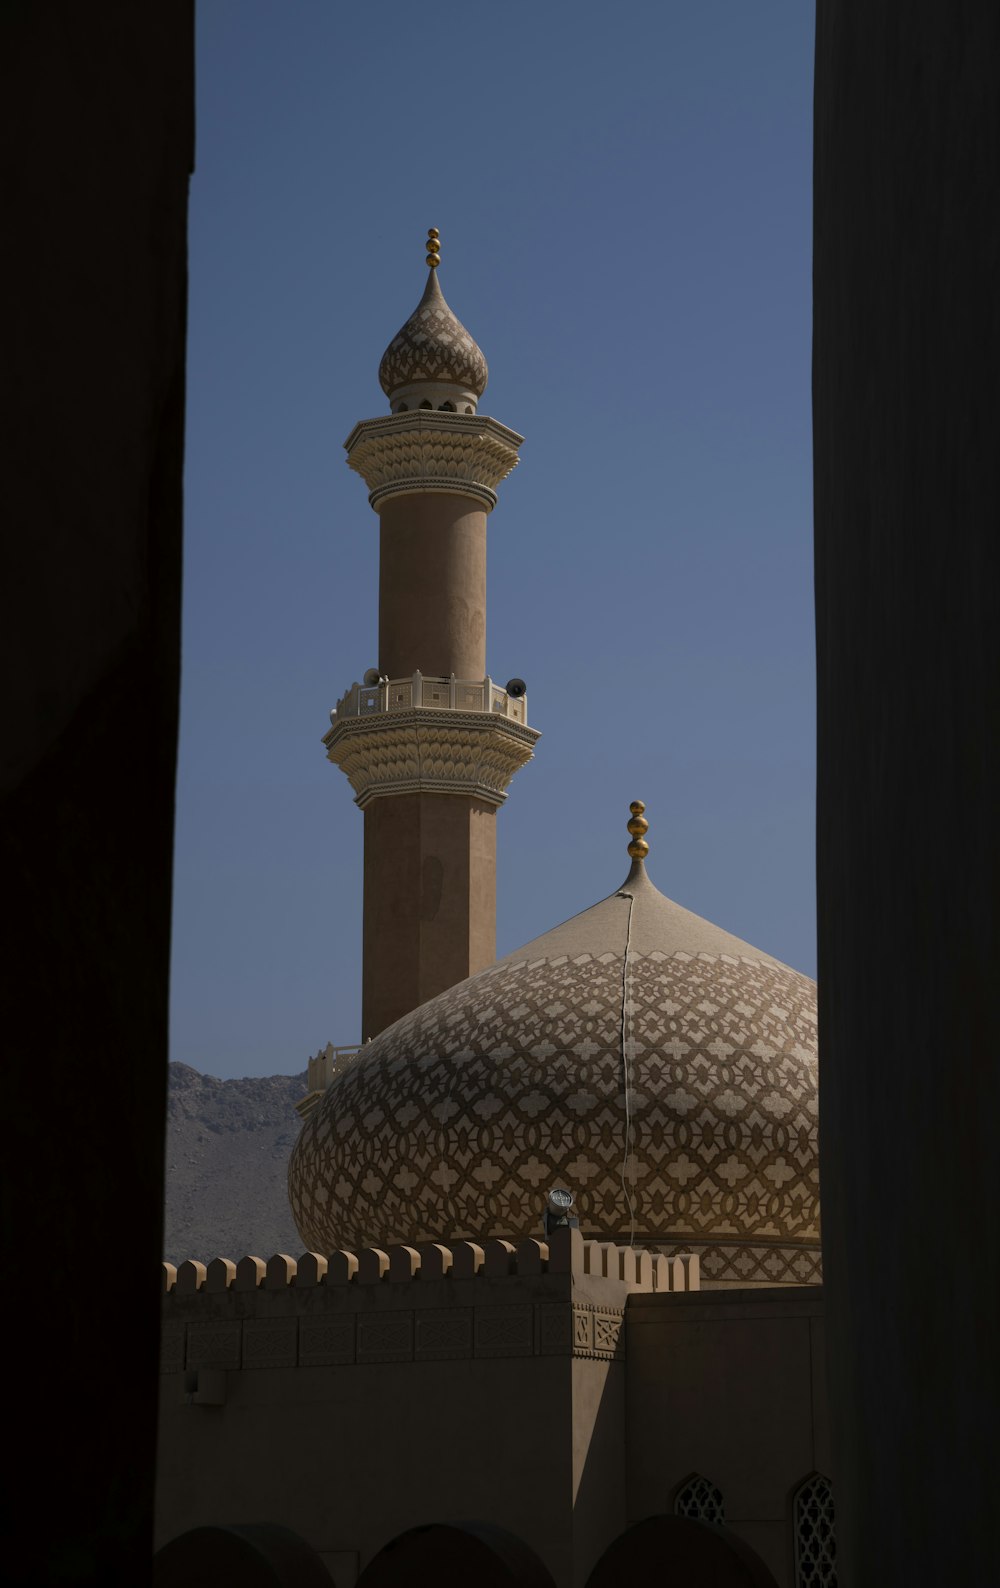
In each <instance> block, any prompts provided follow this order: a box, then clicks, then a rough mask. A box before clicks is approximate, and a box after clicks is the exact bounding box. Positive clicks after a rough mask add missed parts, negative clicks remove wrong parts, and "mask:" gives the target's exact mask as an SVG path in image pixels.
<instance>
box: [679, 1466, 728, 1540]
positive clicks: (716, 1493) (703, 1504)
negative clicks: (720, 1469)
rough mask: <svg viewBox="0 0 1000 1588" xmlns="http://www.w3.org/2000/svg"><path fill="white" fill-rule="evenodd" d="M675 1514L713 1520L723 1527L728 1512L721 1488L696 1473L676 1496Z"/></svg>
mask: <svg viewBox="0 0 1000 1588" xmlns="http://www.w3.org/2000/svg"><path fill="white" fill-rule="evenodd" d="M674 1515H675V1516H692V1517H694V1519H695V1521H697V1522H711V1523H712V1525H713V1526H714V1527H722V1526H723V1525H724V1524H725V1520H726V1512H725V1507H724V1505H723V1501H722V1492H721V1490H720V1489H717V1488H716V1486H715V1484H714V1483H713V1482H712V1481H711V1479H710V1478H703V1477H701V1476H700V1475H699V1474H698V1473H697V1472H696V1473H694V1474H693V1475H692V1476H691V1477H690V1478H688V1479H687V1481H686V1482H685V1483H682V1484H681V1487H680V1488H679V1489H678V1491H677V1493H676V1495H675V1496H674Z"/></svg>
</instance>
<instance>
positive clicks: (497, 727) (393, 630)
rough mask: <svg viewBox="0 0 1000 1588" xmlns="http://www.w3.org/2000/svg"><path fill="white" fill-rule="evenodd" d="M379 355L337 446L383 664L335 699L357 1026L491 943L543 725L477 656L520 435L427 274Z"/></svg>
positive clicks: (517, 685)
mask: <svg viewBox="0 0 1000 1588" xmlns="http://www.w3.org/2000/svg"><path fill="white" fill-rule="evenodd" d="M440 262H441V245H440V238H439V234H438V232H437V230H436V229H434V228H432V230H431V231H430V232H429V234H428V243H427V264H428V266H429V273H428V277H427V286H426V287H425V289H424V295H423V297H422V298H421V300H420V302H419V303H418V304H417V307H416V308H415V309H414V311H413V313H412V314H411V315H410V318H409V319H408V320H407V322H406V324H405V325H404V326H403V328H402V330H401V331H399V332H398V333H397V334H396V336H394V337H393V339H392V341H391V342H390V343H389V346H388V347H387V348H386V350H385V353H384V354H383V356H382V362H381V365H380V367H379V381H380V383H381V386H382V390H383V391H384V392H385V394H386V396H387V397H388V399H389V410H390V411H389V414H388V415H386V416H384V417H383V418H380V419H365V420H363V421H362V422H361V423H360V424H357V425H355V427H354V429H353V430H352V431H351V434H350V435H349V436H348V438H347V440H346V442H345V443H344V445H345V447H346V450H347V461H348V464H349V465H350V467H351V468H352V469H355V470H356V471H357V473H358V474H360V475H361V477H362V479H363V480H364V482H365V484H366V485H367V486H368V491H369V495H368V500H369V502H370V503H371V505H372V507H373V508H374V510H375V512H376V513H377V514H378V516H379V637H378V666H377V667H373V668H370V669H369V671H368V672H367V673H366V674H365V677H364V682H363V683H362V684H353V685H352V686H351V688H350V689H349V690H348V691H347V693H346V695H344V697H343V699H341V700H340V701H338V703H337V706H336V708H335V710H334V711H333V712H331V714H330V720H331V722H332V724H333V726H332V727H331V729H330V731H329V733H328V734H326V735H325V737H324V740H323V742H324V744H325V745H326V747H327V754H328V756H329V759H330V760H331V761H332V762H333V763H334V764H335V765H336V766H339V767H341V768H342V769H343V771H344V772H345V773H346V774H347V776H348V778H349V779H350V782H351V786H352V788H353V789H354V793H355V803H356V804H357V805H359V806H360V807H361V809H362V811H363V812H364V817H365V881H364V973H363V988H362V1016H361V1022H362V1030H361V1036H362V1041H365V1040H367V1038H369V1037H373V1036H375V1035H376V1034H377V1033H378V1032H379V1031H381V1030H383V1028H384V1027H385V1026H387V1025H390V1024H391V1023H392V1022H393V1021H394V1020H397V1019H399V1018H400V1016H402V1015H405V1014H407V1013H409V1011H410V1010H411V1009H415V1008H416V1007H417V1006H418V1005H419V1004H422V1003H424V1002H426V1000H427V999H428V998H433V997H434V996H435V995H436V994H437V993H440V992H444V991H445V989H446V988H448V987H451V986H453V985H454V984H455V983H456V982H459V981H462V980H463V979H464V978H465V977H466V976H471V975H472V974H473V972H474V971H477V970H481V969H482V968H483V967H484V966H485V965H489V964H491V963H492V961H493V960H494V958H495V957H496V813H497V810H498V808H499V807H500V805H502V804H503V801H504V800H505V798H506V796H507V787H508V785H509V783H510V780H511V778H512V777H513V775H514V773H515V772H516V771H517V770H518V768H519V767H521V766H523V765H524V764H525V762H526V761H530V760H531V755H532V747H533V745H534V743H535V740H536V739H537V738H538V734H537V733H536V732H535V730H534V729H533V728H529V727H528V725H527V700H526V697H525V693H524V685H523V683H522V682H521V681H520V680H519V679H512V680H510V682H509V683H508V684H507V685H506V687H504V688H499V687H498V686H497V685H495V684H494V683H493V681H492V679H491V678H490V677H489V675H488V674H487V671H486V515H487V514H488V513H490V512H491V511H492V510H493V508H494V507H495V506H496V502H497V496H496V491H497V486H498V485H499V484H500V481H501V480H503V479H505V478H506V477H507V475H508V474H509V473H510V472H511V470H512V469H513V468H514V467H515V465H516V464H517V449H518V447H519V446H520V444H521V442H522V440H523V439H524V438H523V437H522V436H519V435H517V434H516V432H515V431H513V430H508V429H507V428H506V426H504V425H501V424H498V423H497V421H496V420H495V419H486V418H483V417H481V416H480V415H479V413H478V412H477V409H478V405H479V399H480V397H481V396H482V394H483V391H484V390H485V387H486V379H487V368H486V360H485V358H484V357H483V355H482V352H481V351H480V349H479V348H478V347H477V346H476V343H475V342H474V341H473V339H472V337H471V336H470V335H469V333H468V331H467V330H466V329H465V327H464V326H463V325H462V324H461V323H460V322H459V320H458V319H457V318H456V316H455V315H454V314H453V313H452V311H451V310H450V309H449V307H448V305H447V303H446V302H445V300H444V297H443V295H442V292H441V287H440V285H439V283H438V274H437V272H438V266H439V264H440Z"/></svg>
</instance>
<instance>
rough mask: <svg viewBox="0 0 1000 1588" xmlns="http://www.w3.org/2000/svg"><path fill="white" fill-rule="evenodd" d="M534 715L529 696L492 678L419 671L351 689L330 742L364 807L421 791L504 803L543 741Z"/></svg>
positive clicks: (330, 753)
mask: <svg viewBox="0 0 1000 1588" xmlns="http://www.w3.org/2000/svg"><path fill="white" fill-rule="evenodd" d="M520 687H522V686H520V685H519V688H520ZM527 716H528V711H527V697H526V696H525V695H524V694H523V693H519V692H517V691H515V692H514V693H511V692H510V689H502V688H500V687H499V686H498V685H496V684H494V682H493V680H492V679H491V678H490V677H489V676H487V677H486V678H474V679H466V678H456V677H455V676H454V675H452V676H451V677H450V678H432V677H429V676H425V675H424V674H422V673H419V672H417V673H414V674H413V675H412V676H411V677H409V678H383V679H380V680H379V681H378V682H377V683H374V684H352V685H351V687H350V689H349V690H348V691H347V693H346V694H345V695H344V696H342V698H341V699H340V700H339V701H338V702H337V705H336V707H335V708H334V710H333V711H331V713H330V721H331V723H332V727H331V728H330V731H329V732H328V733H326V734H324V736H323V743H324V744H325V745H326V751H327V757H328V759H329V760H330V761H332V762H333V764H334V765H335V766H339V767H340V768H341V770H342V771H343V772H344V773H345V774H346V776H347V778H348V779H349V781H350V783H351V786H352V788H353V789H354V797H355V803H356V804H357V805H359V806H360V807H361V808H362V810H363V809H364V808H365V806H366V805H367V804H368V803H369V802H370V801H371V800H373V799H376V798H378V797H380V796H383V795H391V794H410V793H416V792H423V793H431V794H469V795H473V796H474V797H475V798H477V799H481V800H484V801H485V802H486V803H487V804H490V805H501V804H502V803H503V801H504V800H505V799H506V797H507V788H508V785H509V784H510V781H511V779H512V778H513V776H514V773H515V772H517V771H518V770H519V769H520V768H521V767H522V766H524V765H526V763H527V762H528V761H530V760H531V759H532V752H533V749H534V745H535V743H536V741H537V739H538V738H539V734H538V731H537V729H535V728H529V726H528V722H527Z"/></svg>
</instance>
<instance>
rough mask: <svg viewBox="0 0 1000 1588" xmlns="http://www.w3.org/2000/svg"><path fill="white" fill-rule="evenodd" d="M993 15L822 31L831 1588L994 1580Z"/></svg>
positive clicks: (934, 12) (822, 917) (997, 73)
mask: <svg viewBox="0 0 1000 1588" xmlns="http://www.w3.org/2000/svg"><path fill="white" fill-rule="evenodd" d="M998 80H1000V9H998V8H997V6H996V5H995V4H994V3H989V4H985V3H984V4H956V5H951V6H947V7H943V6H941V5H940V4H938V3H930V0H917V3H911V4H908V5H906V6H901V5H898V4H897V5H890V4H887V3H885V0H878V3H873V0H853V3H845V0H842V3H833V0H831V3H829V4H822V5H820V6H819V7H818V9H817V40H816V107H815V116H816V123H815V128H816V139H815V335H814V369H813V394H814V441H815V507H816V602H817V628H818V634H817V640H818V674H819V775H818V787H819V807H818V884H819V987H820V1052H821V1054H822V1063H821V1107H820V1116H821V1119H822V1126H823V1128H822V1135H821V1171H822V1197H823V1256H824V1270H825V1283H826V1295H827V1317H828V1329H829V1335H828V1338H829V1359H828V1365H829V1374H830V1403H831V1406H832V1408H833V1418H834V1422H833V1459H834V1470H835V1475H836V1485H837V1491H836V1492H837V1532H838V1541H839V1545H840V1559H841V1565H842V1567H843V1572H842V1575H840V1574H839V1573H838V1576H839V1580H840V1581H841V1583H842V1584H843V1585H844V1588H868V1585H871V1588H874V1585H876V1584H878V1585H884V1584H886V1583H890V1582H891V1583H903V1582H906V1583H920V1584H923V1583H928V1584H930V1583H945V1582H954V1583H960V1582H961V1583H986V1582H992V1581H995V1580H996V1542H995V1531H996V1523H995V1515H994V1511H995V1492H994V1491H995V1483H996V1473H997V1462H996V1430H995V1426H994V1424H995V1420H996V1409H997V1395H996V1388H997V1374H996V1315H997V1305H996V1304H997V1297H998V1296H1000V1276H998V1271H997V1260H996V1249H997V1248H996V1227H997V1220H998V1217H1000V1188H998V1163H1000V1155H998V1152H997V1144H996V1139H995V1138H996V1131H997V1119H998V1117H1000V1096H998V1076H1000V1067H998V1064H997V1057H996V1047H997V1038H996V1001H997V935H996V914H995V911H996V900H997V897H998V887H997V884H998V842H997V826H998V824H997V810H998V806H1000V779H998V766H997V723H998V721H1000V690H998V682H1000V656H998V634H1000V612H998V609H997V583H996V575H995V569H994V561H993V552H994V546H995V542H996V539H997V533H998V526H1000V475H998V467H1000V447H998V437H1000V401H998V390H1000V307H998V305H1000V296H998V272H1000V205H998V203H997V194H998V192H1000V115H998V110H997V86H996V85H997V82H998Z"/></svg>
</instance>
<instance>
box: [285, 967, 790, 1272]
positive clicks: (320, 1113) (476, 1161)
mask: <svg viewBox="0 0 1000 1588" xmlns="http://www.w3.org/2000/svg"><path fill="white" fill-rule="evenodd" d="M629 996H630V1010H629V1024H628V1029H629V1034H630V1037H631V1055H632V1056H631V1062H630V1079H631V1118H632V1131H633V1135H632V1142H633V1155H632V1158H631V1161H630V1163H629V1169H628V1174H627V1183H628V1185H629V1190H630V1193H631V1196H632V1198H633V1200H634V1203H635V1239H636V1241H637V1242H639V1243H667V1242H671V1241H672V1242H675V1243H678V1244H680V1245H682V1246H684V1245H687V1246H689V1247H694V1248H696V1249H697V1248H698V1243H699V1240H704V1241H706V1242H708V1243H709V1245H708V1246H707V1247H706V1248H704V1249H705V1250H706V1251H708V1252H709V1253H710V1252H711V1251H713V1250H714V1249H715V1246H716V1245H718V1247H719V1250H720V1251H723V1250H724V1251H725V1252H726V1261H727V1263H728V1264H729V1265H730V1268H731V1271H733V1273H734V1277H736V1278H739V1277H742V1278H744V1280H745V1281H746V1282H749V1281H751V1280H754V1281H755V1282H761V1281H762V1282H765V1283H766V1282H768V1281H769V1280H770V1282H771V1283H776V1282H781V1280H782V1279H783V1278H794V1279H796V1280H797V1282H798V1283H803V1282H804V1280H806V1279H807V1278H810V1277H813V1276H812V1275H811V1274H807V1273H804V1272H803V1271H802V1270H801V1269H800V1270H799V1272H798V1273H795V1274H792V1273H788V1272H787V1268H788V1264H789V1262H790V1260H793V1259H794V1257H795V1255H796V1249H797V1248H798V1249H799V1250H800V1252H801V1248H802V1246H805V1247H810V1246H816V1245H817V1243H818V1241H819V1185H818V1151H817V1072H816V1003H815V986H814V984H813V983H812V982H811V981H809V979H808V978H807V977H805V976H801V975H799V974H798V972H796V971H793V970H790V969H788V968H787V967H781V966H777V965H775V964H774V963H772V962H768V961H764V960H759V959H750V958H740V957H737V956H734V955H729V954H708V953H698V954H688V953H685V952H683V951H679V952H674V953H671V954H664V953H660V952H652V953H647V954H642V955H632V956H631V957H630V978H629ZM621 1017H622V956H621V955H620V954H618V953H613V952H608V953H604V954H600V955H593V954H589V953H580V954H577V955H574V956H572V957H565V956H564V957H562V958H561V959H554V960H553V959H546V958H541V959H521V960H514V961H511V960H507V961H502V962H501V963H499V964H497V965H495V966H492V967H490V968H489V969H488V970H486V971H483V972H480V973H479V975H477V976H476V977H474V978H471V979H470V980H469V981H467V982H464V983H460V984H459V985H458V986H457V987H454V988H452V989H450V990H449V991H448V992H446V993H443V994H441V995H440V996H439V997H437V998H434V999H432V1000H431V1001H430V1002H429V1003H427V1004H425V1005H423V1006H422V1007H421V1008H419V1009H417V1010H415V1011H414V1012H413V1013H412V1014H410V1015H408V1016H406V1017H404V1019H402V1020H400V1021H397V1022H396V1024H395V1025H393V1026H390V1027H389V1028H388V1029H387V1030H386V1031H385V1032H383V1033H381V1034H380V1035H379V1036H378V1037H376V1038H375V1039H374V1041H372V1042H371V1043H368V1044H366V1046H365V1047H364V1048H363V1049H362V1050H361V1052H360V1053H359V1055H358V1058H357V1060H355V1061H354V1063H353V1064H351V1065H350V1066H349V1067H348V1068H347V1069H346V1070H345V1071H344V1072H342V1073H341V1074H340V1075H339V1076H338V1077H336V1078H335V1079H334V1081H333V1083H332V1085H331V1086H330V1087H329V1088H328V1090H327V1092H326V1094H325V1096H324V1100H323V1103H322V1104H321V1105H320V1107H319V1108H318V1109H317V1110H316V1112H315V1114H314V1115H313V1116H312V1118H311V1119H310V1120H309V1121H307V1123H306V1125H305V1127H304V1129H303V1132H302V1135H301V1136H300V1138H299V1141H298V1143H297V1144H296V1147H295V1149H294V1152H293V1155H292V1161H291V1163H290V1166H289V1196H290V1200H291V1203H292V1211H293V1214H294V1217H295V1221H296V1224H297V1226H298V1229H299V1233H300V1235H301V1236H302V1238H303V1240H304V1241H305V1243H306V1245H307V1247H309V1248H311V1249H312V1250H314V1251H321V1252H327V1251H331V1250H333V1249H335V1248H337V1247H347V1248H356V1247H361V1246H369V1245H375V1246H384V1245H387V1244H394V1243H397V1244H398V1243H405V1242H407V1241H430V1240H458V1239H475V1240H478V1239H480V1238H481V1237H482V1236H484V1235H498V1236H501V1237H508V1238H510V1237H516V1236H521V1235H537V1234H538V1233H539V1231H540V1221H541V1214H542V1207H543V1203H544V1197H545V1193H546V1191H547V1190H548V1188H549V1187H550V1186H551V1185H553V1184H566V1185H568V1186H569V1187H571V1189H572V1190H573V1193H574V1196H575V1199H576V1208H577V1212H578V1214H579V1217H580V1224H581V1228H582V1229H583V1232H584V1234H585V1235H591V1236H599V1237H601V1238H605V1239H621V1238H622V1237H623V1236H624V1237H625V1238H626V1239H627V1238H628V1235H629V1231H630V1218H629V1210H628V1206H627V1204H626V1201H625V1199H624V1197H623V1192H622V1184H621V1176H622V1160H623V1150H624V1136H625V1111H624V1098H623V1094H622V1056H621V1040H620V1036H621ZM751 1252H753V1253H755V1254H756V1256H751V1255H749V1254H750V1253H751ZM741 1255H742V1256H743V1258H744V1266H743V1268H742V1269H740V1268H739V1267H737V1268H735V1270H733V1269H732V1265H733V1264H734V1263H737V1264H738V1263H739V1261H740V1258H741ZM801 1255H802V1256H803V1258H805V1259H806V1263H807V1267H808V1263H809V1262H810V1261H814V1260H815V1258H817V1257H818V1253H805V1252H802V1253H801ZM768 1256H770V1257H771V1259H772V1264H774V1265H777V1268H782V1267H783V1268H784V1270H785V1272H783V1273H781V1274H779V1273H778V1272H777V1271H776V1268H775V1267H774V1266H772V1268H771V1269H770V1270H765V1271H762V1272H759V1273H757V1272H754V1273H751V1272H749V1270H748V1269H747V1267H746V1264H747V1263H750V1264H751V1266H752V1265H753V1264H754V1263H757V1264H762V1263H764V1262H765V1261H766V1259H767V1257H768ZM706 1277H707V1276H706ZM720 1278H722V1279H723V1280H724V1279H726V1278H728V1275H721V1276H720Z"/></svg>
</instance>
